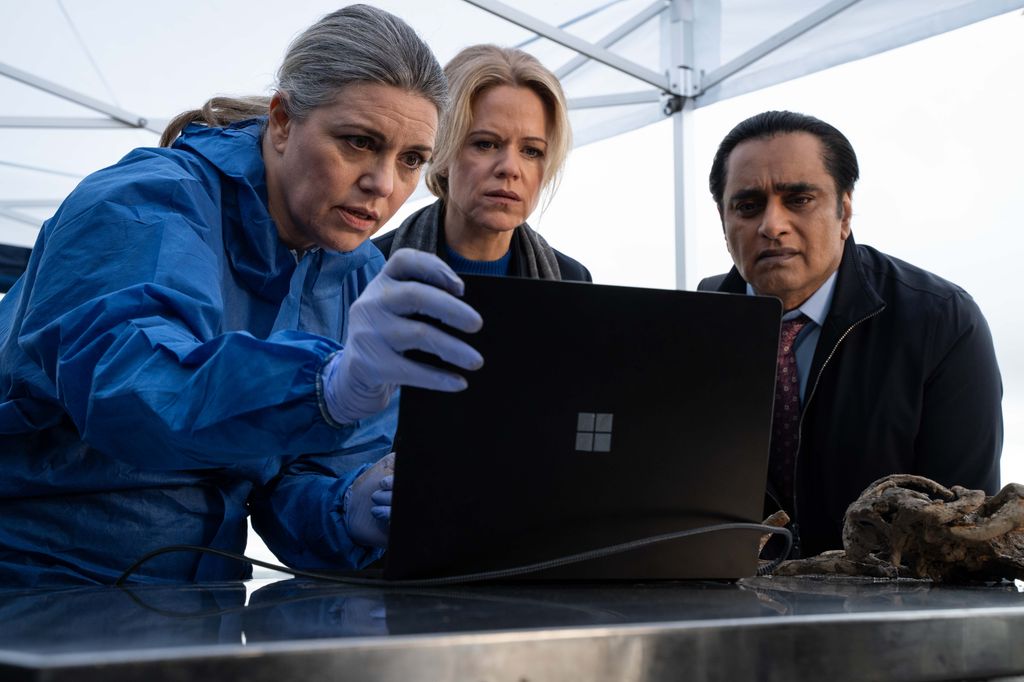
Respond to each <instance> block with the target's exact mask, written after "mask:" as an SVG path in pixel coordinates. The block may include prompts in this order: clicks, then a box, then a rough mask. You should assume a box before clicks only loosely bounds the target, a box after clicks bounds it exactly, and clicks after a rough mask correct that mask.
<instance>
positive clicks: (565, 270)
mask: <svg viewBox="0 0 1024 682" xmlns="http://www.w3.org/2000/svg"><path fill="white" fill-rule="evenodd" d="M396 232H398V230H392V231H390V232H388V233H387V234H383V235H381V236H380V237H377V238H375V239H374V240H373V244H374V246H376V247H377V248H378V249H380V252H381V253H383V254H384V257H385V258H390V257H391V244H392V242H393V241H394V240H395V233H396ZM518 239H520V234H519V228H516V231H515V232H513V233H512V259H511V262H510V263H509V266H508V270H509V274H510V275H512V276H513V277H526V276H527V273H526V270H525V269H524V268H523V262H522V260H521V259H520V258H519V253H520V251H521V249H520V248H519V245H518V243H517V240H518ZM551 250H552V251H553V252H554V254H555V260H556V261H558V270H559V272H561V274H562V280H563V281H569V282H593V281H594V278H593V277H591V275H590V271H589V270H587V268H586V267H585V266H584V265H583V264H582V263H580V262H579V261H577V260H574V259H572V258H570V257H569V256H566V255H565V254H564V253H562V252H561V251H559V250H557V249H551ZM434 253H436V254H437V255H438V257H440V258H441V259H442V260H444V261H445V262H447V260H448V258H447V256H448V254H447V251H446V250H445V239H444V229H439V230H438V231H437V247H436V249H435V250H434Z"/></svg>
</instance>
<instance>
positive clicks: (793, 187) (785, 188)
mask: <svg viewBox="0 0 1024 682" xmlns="http://www.w3.org/2000/svg"><path fill="white" fill-rule="evenodd" d="M772 189H774V190H775V191H776V192H789V193H791V194H799V193H800V192H820V191H821V187H819V186H817V185H815V184H814V183H810V182H777V183H775V184H774V185H773V186H772Z"/></svg>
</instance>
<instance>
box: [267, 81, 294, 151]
mask: <svg viewBox="0 0 1024 682" xmlns="http://www.w3.org/2000/svg"><path fill="white" fill-rule="evenodd" d="M291 123H292V119H291V116H289V114H288V107H287V102H286V100H285V96H284V95H283V94H281V93H280V92H276V93H274V96H273V97H272V98H271V99H270V117H269V119H268V121H267V136H268V137H269V138H270V145H271V146H272V147H273V148H274V150H276V151H277V153H279V154H283V153H284V150H285V147H287V146H288V133H289V132H290V131H291Z"/></svg>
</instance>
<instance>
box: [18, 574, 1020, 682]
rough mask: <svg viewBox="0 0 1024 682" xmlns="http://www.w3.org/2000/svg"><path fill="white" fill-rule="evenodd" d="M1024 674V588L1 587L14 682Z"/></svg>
mask: <svg viewBox="0 0 1024 682" xmlns="http://www.w3.org/2000/svg"><path fill="white" fill-rule="evenodd" d="M1018 675H1024V587H1021V586H1020V584H1019V583H1018V584H1016V585H1015V584H1014V583H1003V584H1000V585H995V586H974V587H946V586H940V585H932V584H931V583H925V582H915V581H897V582H891V581H883V582H874V581H870V580H854V579H831V580H823V579H811V578H785V579H783V578H755V579H749V580H742V581H740V582H738V583H735V584H728V583H705V582H652V583H635V584H624V583H600V584H593V583H517V584H502V585H487V586H477V587H473V586H467V587H458V588H440V589H394V588H392V589H375V588H361V587H349V586H341V585H336V584H328V583H315V582H309V581H303V580H286V581H279V582H268V581H250V582H248V583H232V584H215V585H192V586H178V587H157V586H149V587H132V588H130V589H119V588H114V587H90V588H75V589H66V590H46V591H42V590H27V591H10V590H8V591H0V680H4V681H6V680H78V681H82V680H84V681H90V680H105V681H106V680H113V681H116V680H129V679H131V680H136V679H145V680H147V682H157V681H159V680H196V679H206V680H246V681H247V682H262V681H267V682H280V681H282V680H293V679H301V680H347V679H352V680H369V681H373V680H414V679H422V680H472V681H485V680H486V681H492V682H499V681H505V680H508V681H510V682H524V681H527V680H528V681H529V682H540V681H543V680H583V679H586V680H616V681H620V680H628V681H632V680H667V679H673V680H678V679H686V680H741V679H757V680H802V679H808V680H810V679H813V680H821V679H825V680H829V682H839V681H841V680H890V679H891V680H959V679H1002V678H1006V677H1011V676H1018Z"/></svg>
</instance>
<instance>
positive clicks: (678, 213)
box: [672, 98, 697, 290]
mask: <svg viewBox="0 0 1024 682" xmlns="http://www.w3.org/2000/svg"><path fill="white" fill-rule="evenodd" d="M672 143H673V144H672V148H673V154H672V156H673V168H674V173H673V174H672V175H673V181H674V187H673V194H674V196H675V244H676V249H675V252H676V261H675V269H676V289H680V290H683V289H687V288H688V287H687V281H686V280H687V274H688V273H690V268H689V267H688V263H689V262H691V261H692V260H693V257H694V255H695V253H696V252H695V249H694V248H693V247H694V246H695V245H694V243H693V242H694V235H693V231H694V228H695V227H696V222H695V220H694V194H695V192H694V186H695V182H696V179H697V178H696V173H694V165H695V161H694V153H693V144H694V137H693V100H692V99H689V98H687V99H686V100H685V101H684V103H683V106H682V108H681V109H680V110H679V111H677V112H675V113H674V114H672Z"/></svg>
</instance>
